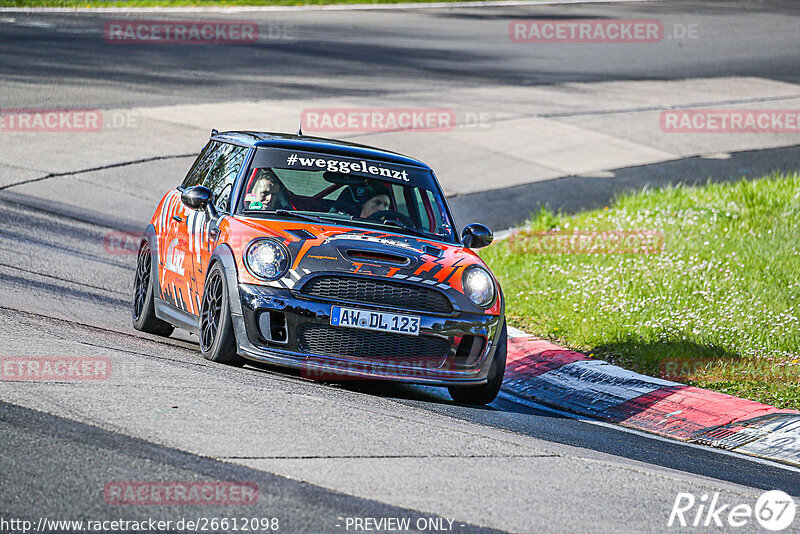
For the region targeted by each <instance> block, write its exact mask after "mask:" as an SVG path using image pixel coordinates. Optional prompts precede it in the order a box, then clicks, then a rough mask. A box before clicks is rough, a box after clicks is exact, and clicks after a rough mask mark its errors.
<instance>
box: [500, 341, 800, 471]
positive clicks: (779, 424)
mask: <svg viewBox="0 0 800 534" xmlns="http://www.w3.org/2000/svg"><path fill="white" fill-rule="evenodd" d="M508 336H509V337H508V362H507V365H506V376H505V379H504V383H503V390H504V391H505V392H506V393H509V394H511V395H513V396H516V397H519V398H522V399H525V400H530V401H534V402H537V403H540V404H543V405H545V406H550V407H554V408H558V409H560V410H563V411H568V412H572V413H575V414H578V415H582V416H588V417H591V418H594V419H601V420H605V421H610V422H613V423H616V424H619V425H622V426H625V427H629V428H634V429H637V430H643V431H646V432H652V433H655V434H660V435H662V436H667V437H670V438H675V439H678V440H682V441H687V442H692V443H699V444H704V445H710V446H713V447H719V448H722V449H726V450H734V451H736V452H741V453H745V454H749V455H752V456H758V457H761V458H768V459H771V460H777V461H781V462H785V463H789V464H794V465H798V466H800V412H797V411H794V410H781V409H778V408H776V407H774V406H770V405H768V404H762V403H760V402H755V401H751V400H747V399H740V398H738V397H734V396H732V395H725V394H724V393H718V392H716V391H709V390H706V389H700V388H696V387H692V386H687V385H685V384H679V383H677V382H671V381H669V380H662V379H660V378H654V377H651V376H645V375H641V374H638V373H634V372H633V371H628V370H626V369H622V368H621V367H617V366H616V365H611V364H610V363H608V362H605V361H602V360H596V359H593V358H590V357H589V356H586V355H585V354H581V353H580V352H575V351H572V350H569V349H566V348H564V347H560V346H558V345H554V344H553V343H550V342H547V341H544V340H541V339H538V338H535V337H533V336H529V335H528V334H525V333H524V332H522V331H520V330H517V329H516V328H511V327H509V329H508Z"/></svg>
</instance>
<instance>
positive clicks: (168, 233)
mask: <svg viewBox="0 0 800 534" xmlns="http://www.w3.org/2000/svg"><path fill="white" fill-rule="evenodd" d="M222 145H223V144H222V143H220V142H217V141H211V142H209V143H208V144H207V145H206V146H205V148H204V149H203V151H202V152H201V153H200V155H199V156H198V157H197V159H196V160H195V162H194V165H192V168H191V169H190V170H189V173H188V174H187V175H186V178H185V179H184V181H183V183H182V184H181V186H180V187H179V188H177V189H176V190H175V191H174V192H173V194H172V195H171V196H170V197H169V198H168V199H167V201H166V202H165V204H164V207H163V209H164V210H166V213H165V214H164V216H163V217H162V218H161V219H162V221H163V226H162V228H161V229H160V236H159V243H158V245H159V247H158V251H159V275H160V280H159V288H160V289H161V298H162V299H163V300H164V301H166V302H168V303H170V304H172V305H173V306H175V307H176V308H179V309H181V310H183V311H185V312H188V313H191V314H193V315H199V313H200V310H199V307H198V305H197V303H198V301H197V295H196V293H195V284H194V281H193V274H194V273H193V263H192V256H191V240H190V233H189V224H190V223H191V221H192V220H193V219H194V218H195V217H196V212H195V211H194V210H192V209H190V208H188V207H187V206H186V205H184V204H183V202H181V200H180V195H181V192H182V191H183V190H185V189H186V188H188V187H192V186H195V185H200V184H202V183H203V181H204V180H205V178H206V176H207V175H208V172H209V169H210V168H211V166H212V164H213V163H214V162H215V161H216V160H217V157H218V155H219V153H220V151H221V149H222Z"/></svg>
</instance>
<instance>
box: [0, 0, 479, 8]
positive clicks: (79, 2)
mask: <svg viewBox="0 0 800 534" xmlns="http://www.w3.org/2000/svg"><path fill="white" fill-rule="evenodd" d="M434 1H435V2H460V1H465V0H219V1H217V0H105V1H104V0H0V7H75V8H78V7H186V6H189V7H191V6H205V7H212V6H215V7H225V6H306V5H329V4H399V3H427V2H434ZM466 1H470V0H466Z"/></svg>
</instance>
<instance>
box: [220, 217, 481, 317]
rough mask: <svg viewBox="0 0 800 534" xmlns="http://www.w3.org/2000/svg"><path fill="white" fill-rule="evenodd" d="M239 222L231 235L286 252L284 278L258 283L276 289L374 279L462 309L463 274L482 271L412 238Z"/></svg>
mask: <svg viewBox="0 0 800 534" xmlns="http://www.w3.org/2000/svg"><path fill="white" fill-rule="evenodd" d="M238 222H239V223H240V224H242V225H243V226H244V227H243V228H240V229H239V232H236V233H241V232H242V231H244V233H245V234H250V237H248V242H249V239H254V238H256V237H258V235H256V234H260V235H261V236H264V237H273V238H277V239H279V240H281V241H282V242H283V243H284V245H286V247H287V248H288V249H289V252H290V254H291V258H292V259H291V264H290V268H289V271H288V273H287V274H286V276H285V277H283V278H281V279H280V280H277V281H275V282H267V283H265V282H261V283H262V284H266V285H272V286H275V287H282V288H286V289H293V288H295V287H296V286H299V285H302V284H303V283H304V282H305V281H306V280H307V279H309V278H311V277H313V276H315V275H317V274H320V273H347V274H351V275H360V276H378V277H384V278H391V279H392V280H396V281H402V282H410V283H420V284H425V285H427V286H431V287H435V288H437V289H438V290H440V291H442V292H444V293H445V294H447V295H448V296H449V297H450V298H451V299H452V300H454V301H455V302H456V303H457V304H459V306H460V307H461V308H462V309H464V307H472V306H471V305H469V304H467V303H465V297H464V289H463V286H462V274H463V272H464V269H466V268H467V267H469V266H471V265H480V266H484V267H485V265H484V263H483V261H482V260H481V259H480V258H479V257H478V255H477V254H475V253H474V252H473V251H472V250H470V249H468V248H464V247H462V246H461V245H455V244H447V243H442V242H439V241H433V240H428V239H423V238H418V237H415V236H409V235H404V234H396V233H390V232H382V231H375V230H368V229H355V228H346V227H341V226H328V225H319V224H304V223H298V222H295V221H274V220H264V219H240V220H239V221H238ZM246 229H247V230H249V231H245V230H246ZM242 252H243V250H242ZM240 257H241V256H240ZM487 311H489V310H487Z"/></svg>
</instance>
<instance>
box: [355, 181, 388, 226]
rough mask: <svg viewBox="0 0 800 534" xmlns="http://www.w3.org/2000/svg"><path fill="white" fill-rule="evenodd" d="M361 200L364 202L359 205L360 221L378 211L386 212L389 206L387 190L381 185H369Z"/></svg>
mask: <svg viewBox="0 0 800 534" xmlns="http://www.w3.org/2000/svg"><path fill="white" fill-rule="evenodd" d="M362 198H363V199H364V201H363V202H362V204H361V214H360V215H359V217H360V218H362V219H366V218H367V217H369V216H370V215H372V214H374V213H378V212H379V211H386V210H388V209H389V206H390V205H391V200H390V199H389V188H388V187H387V186H385V185H383V184H381V183H375V184H371V185H370V186H369V187H367V190H366V191H365V192H364V195H363V197H362Z"/></svg>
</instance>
